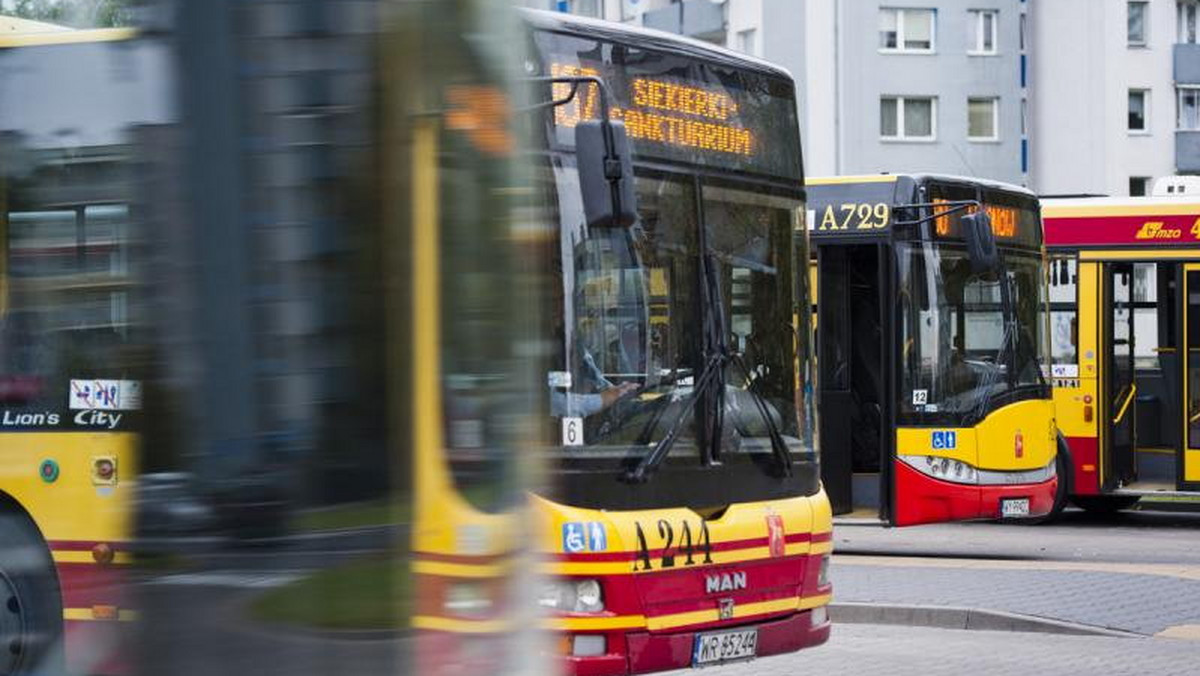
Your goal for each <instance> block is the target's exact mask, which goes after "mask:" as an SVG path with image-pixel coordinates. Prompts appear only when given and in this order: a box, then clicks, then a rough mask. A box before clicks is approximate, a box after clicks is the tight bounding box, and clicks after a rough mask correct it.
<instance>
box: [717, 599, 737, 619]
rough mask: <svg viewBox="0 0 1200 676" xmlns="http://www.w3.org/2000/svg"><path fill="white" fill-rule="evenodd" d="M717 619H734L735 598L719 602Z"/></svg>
mask: <svg viewBox="0 0 1200 676" xmlns="http://www.w3.org/2000/svg"><path fill="white" fill-rule="evenodd" d="M717 619H720V620H732V619H733V599H721V600H720V601H718V602H717Z"/></svg>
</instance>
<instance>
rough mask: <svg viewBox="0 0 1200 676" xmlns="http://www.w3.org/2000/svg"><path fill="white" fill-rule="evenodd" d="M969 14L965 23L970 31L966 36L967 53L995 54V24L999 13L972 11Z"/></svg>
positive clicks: (991, 10)
mask: <svg viewBox="0 0 1200 676" xmlns="http://www.w3.org/2000/svg"><path fill="white" fill-rule="evenodd" d="M969 14H970V17H971V19H970V21H968V22H967V26H968V27H969V28H968V30H969V31H970V33H969V35H968V36H967V40H968V42H967V44H969V45H970V47H969V48H968V49H967V53H968V54H976V55H978V54H995V53H996V24H997V23H998V19H999V16H1000V13H999V12H997V11H996V10H994V9H973V10H971V11H970V12H969Z"/></svg>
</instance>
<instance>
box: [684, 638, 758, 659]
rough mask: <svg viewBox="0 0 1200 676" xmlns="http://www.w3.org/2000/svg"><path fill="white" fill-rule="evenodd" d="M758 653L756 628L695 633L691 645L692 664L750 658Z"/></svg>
mask: <svg viewBox="0 0 1200 676" xmlns="http://www.w3.org/2000/svg"><path fill="white" fill-rule="evenodd" d="M757 655H758V630H757V629H742V630H738V631H717V632H708V633H703V634H696V640H695V643H694V644H693V645H692V666H693V667H703V666H708V665H710V664H720V663H722V662H732V661H735V660H752V659H754V658H755V657H756V656H757Z"/></svg>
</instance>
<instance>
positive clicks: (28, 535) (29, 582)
mask: <svg viewBox="0 0 1200 676" xmlns="http://www.w3.org/2000/svg"><path fill="white" fill-rule="evenodd" d="M62 614H63V612H62V595H61V592H60V590H59V585H58V575H57V573H56V571H55V567H54V559H53V558H51V556H50V551H49V549H47V547H46V543H45V541H44V540H43V539H42V536H41V533H39V532H38V529H37V527H36V526H34V524H33V522H32V521H30V520H29V518H28V517H26V516H25V515H24V514H21V513H17V512H15V511H14V510H12V509H4V510H3V511H0V673H5V674H34V673H38V674H43V673H60V671H61V669H60V668H61V666H62V636H63V620H62Z"/></svg>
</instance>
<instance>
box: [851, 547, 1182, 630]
mask: <svg viewBox="0 0 1200 676" xmlns="http://www.w3.org/2000/svg"><path fill="white" fill-rule="evenodd" d="M1144 570H1145V571H1146V572H1135V571H1136V568H1134V567H1130V566H1108V567H1106V566H1102V565H1093V566H1088V565H1087V564H1082V565H1079V564H1075V565H1071V564H1067V565H1064V564H1062V563H1059V562H1039V561H1020V562H1016V561H991V562H989V561H980V560H961V559H960V560H947V559H936V560H921V559H905V558H894V557H875V556H867V557H858V556H852V555H841V556H838V555H837V554H835V555H834V561H833V565H832V569H831V571H830V576H831V579H832V580H833V585H834V600H835V601H837V602H857V603H886V604H894V605H920V606H949V607H958V608H982V609H988V610H999V611H1005V612H1009V613H1020V614H1024V615H1032V616H1036V617H1044V618H1050V619H1054V620H1060V621H1065V622H1074V623H1079V624H1086V625H1091V626H1096V627H1104V628H1108V629H1115V630H1119V631H1127V632H1135V633H1138V634H1145V635H1154V634H1158V633H1160V632H1164V631H1170V633H1172V634H1174V635H1180V634H1181V632H1182V633H1183V634H1187V633H1189V630H1188V629H1181V628H1189V627H1191V628H1194V627H1196V626H1200V577H1198V576H1196V575H1195V573H1196V571H1195V570H1192V567H1182V568H1176V567H1171V568H1168V567H1156V566H1153V565H1148V566H1145V567H1144Z"/></svg>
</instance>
